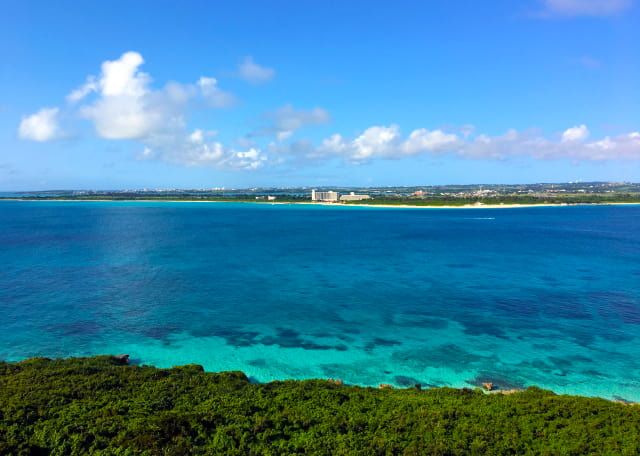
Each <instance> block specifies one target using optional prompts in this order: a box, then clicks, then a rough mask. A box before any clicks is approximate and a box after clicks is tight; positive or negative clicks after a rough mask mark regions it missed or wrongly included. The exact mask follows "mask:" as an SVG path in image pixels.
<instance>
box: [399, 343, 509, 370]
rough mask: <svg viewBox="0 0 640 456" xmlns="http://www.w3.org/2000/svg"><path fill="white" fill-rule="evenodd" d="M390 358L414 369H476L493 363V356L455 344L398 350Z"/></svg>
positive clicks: (495, 359) (494, 358)
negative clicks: (474, 351)
mask: <svg viewBox="0 0 640 456" xmlns="http://www.w3.org/2000/svg"><path fill="white" fill-rule="evenodd" d="M392 358H393V360H394V361H396V362H400V363H402V364H404V365H406V366H409V367H411V368H413V369H416V370H424V369H426V368H428V367H447V368H450V369H452V370H454V371H456V372H462V371H465V370H472V369H477V368H479V367H480V366H482V365H484V364H485V363H495V362H496V361H497V358H496V357H495V356H484V355H480V354H478V353H473V352H469V351H466V350H464V349H463V348H462V347H460V346H458V345H455V344H445V345H438V346H436V347H424V348H421V349H411V350H399V351H396V352H394V353H393V355H392Z"/></svg>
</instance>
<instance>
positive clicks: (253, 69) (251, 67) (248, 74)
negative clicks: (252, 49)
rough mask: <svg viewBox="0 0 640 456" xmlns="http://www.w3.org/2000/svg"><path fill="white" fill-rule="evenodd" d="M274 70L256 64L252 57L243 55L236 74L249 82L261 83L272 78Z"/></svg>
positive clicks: (274, 73)
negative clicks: (243, 57)
mask: <svg viewBox="0 0 640 456" xmlns="http://www.w3.org/2000/svg"><path fill="white" fill-rule="evenodd" d="M275 75H276V71H275V70H274V69H273V68H269V67H266V66H262V65H258V64H257V63H256V62H254V61H253V57H251V56H249V57H245V59H244V60H243V61H242V63H240V65H239V66H238V76H240V78H242V79H244V80H245V81H247V82H249V83H251V84H261V83H264V82H267V81H270V80H271V79H273V78H274V77H275Z"/></svg>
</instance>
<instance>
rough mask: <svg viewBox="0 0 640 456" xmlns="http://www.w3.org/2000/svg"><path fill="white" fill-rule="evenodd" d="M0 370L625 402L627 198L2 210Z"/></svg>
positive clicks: (629, 330) (11, 205) (635, 287)
mask: <svg viewBox="0 0 640 456" xmlns="http://www.w3.org/2000/svg"><path fill="white" fill-rule="evenodd" d="M0 265H2V269H1V270H0V316H1V320H0V358H1V359H8V360H17V359H22V358H25V357H30V356H36V355H40V356H50V357H53V356H72V355H73V356H77V355H91V354H99V353H129V354H130V355H131V357H132V358H133V359H134V360H136V361H137V362H140V363H148V364H154V365H157V366H172V365H177V364H187V363H199V364H202V365H204V366H205V368H206V369H207V370H212V371H220V370H242V371H244V372H245V373H247V375H249V376H250V377H252V378H254V379H255V380H257V381H268V380H272V379H284V378H310V377H325V378H326V377H333V378H340V379H342V380H344V381H345V382H347V383H357V384H366V385H377V384H379V383H391V384H395V385H397V386H408V385H413V384H415V383H421V384H422V385H425V386H426V385H452V386H469V385H476V384H478V383H480V382H482V381H492V382H493V383H495V384H497V385H498V386H500V387H502V388H511V387H522V386H526V385H538V386H541V387H544V388H549V389H552V390H554V391H557V392H563V393H575V394H584V395H596V396H602V397H608V398H612V397H621V398H625V399H629V400H635V401H638V400H640V357H639V356H638V343H639V342H640V206H592V207H589V206H581V207H545V208H517V209H397V208H396V209H384V208H354V207H350V208H344V207H327V206H318V207H316V206H305V205H261V204H233V203H229V204H215V203H213V204H208V203H164V202H162V203H149V202H134V203H121V202H106V203H101V202H15V201H5V202H0Z"/></svg>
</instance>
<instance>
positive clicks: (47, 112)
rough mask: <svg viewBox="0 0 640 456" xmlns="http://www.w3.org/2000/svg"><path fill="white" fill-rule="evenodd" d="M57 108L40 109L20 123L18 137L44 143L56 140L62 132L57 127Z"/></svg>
mask: <svg viewBox="0 0 640 456" xmlns="http://www.w3.org/2000/svg"><path fill="white" fill-rule="evenodd" d="M59 111H60V110H59V109H58V108H42V109H41V110H40V111H38V112H36V113H35V114H31V115H30V116H25V117H23V118H22V120H21V121H20V126H19V127H18V136H19V137H20V138H21V139H26V140H30V141H38V142H45V141H51V140H53V139H58V138H59V137H61V136H62V131H61V129H60V126H59V125H58V113H59Z"/></svg>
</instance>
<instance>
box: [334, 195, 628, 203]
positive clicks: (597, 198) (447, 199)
mask: <svg viewBox="0 0 640 456" xmlns="http://www.w3.org/2000/svg"><path fill="white" fill-rule="evenodd" d="M358 203H362V204H369V205H376V204H382V205H409V206H465V205H471V204H477V203H481V204H487V205H495V204H611V203H640V194H637V193H635V194H634V193H608V194H562V195H558V194H549V195H495V196H483V197H474V196H427V197H424V198H409V197H406V198H398V197H378V198H374V199H370V200H364V201H357V202H355V204H358ZM347 204H351V203H347Z"/></svg>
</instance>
